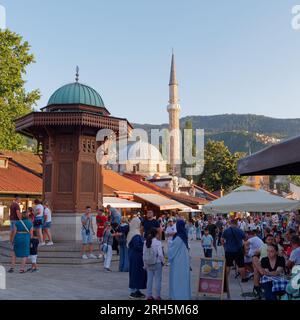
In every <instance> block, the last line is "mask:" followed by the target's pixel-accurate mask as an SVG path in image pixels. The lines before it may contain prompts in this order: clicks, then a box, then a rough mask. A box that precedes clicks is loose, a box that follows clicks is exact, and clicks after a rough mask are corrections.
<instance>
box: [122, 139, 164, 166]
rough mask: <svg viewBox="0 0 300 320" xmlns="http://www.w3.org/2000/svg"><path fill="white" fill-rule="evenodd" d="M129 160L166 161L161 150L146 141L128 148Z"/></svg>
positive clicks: (138, 142)
mask: <svg viewBox="0 0 300 320" xmlns="http://www.w3.org/2000/svg"><path fill="white" fill-rule="evenodd" d="M128 160H129V161H140V160H149V161H153V162H154V161H156V162H159V161H164V159H163V157H162V155H161V153H160V152H159V150H158V149H157V148H156V147H155V146H153V145H152V144H150V143H148V142H144V141H137V142H135V143H134V144H133V145H131V146H129V148H128Z"/></svg>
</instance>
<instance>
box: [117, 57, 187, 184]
mask: <svg viewBox="0 0 300 320" xmlns="http://www.w3.org/2000/svg"><path fill="white" fill-rule="evenodd" d="M180 110H181V108H180V105H179V96H178V82H177V78H176V67H175V55H174V53H173V54H172V62H171V72H170V82H169V105H168V107H167V111H168V113H169V132H170V147H169V161H167V159H164V158H163V156H162V154H161V152H160V151H159V149H158V148H157V147H156V146H154V145H152V144H150V143H148V142H145V141H142V140H138V141H136V142H134V143H133V144H129V145H128V147H127V148H126V149H125V150H121V153H124V152H125V153H126V152H127V161H126V163H125V164H118V165H113V166H111V167H112V169H113V170H115V171H118V172H121V173H133V174H138V175H142V176H144V177H148V178H153V177H161V178H164V179H166V178H167V179H168V180H172V176H180V161H181V160H180V124H179V117H180ZM122 156H123V155H122ZM168 162H169V166H168ZM175 180H176V179H175ZM168 183H169V184H170V183H171V184H173V182H171V181H169V182H168ZM175 188H176V187H175Z"/></svg>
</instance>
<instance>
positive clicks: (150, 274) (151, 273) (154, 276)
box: [147, 262, 162, 298]
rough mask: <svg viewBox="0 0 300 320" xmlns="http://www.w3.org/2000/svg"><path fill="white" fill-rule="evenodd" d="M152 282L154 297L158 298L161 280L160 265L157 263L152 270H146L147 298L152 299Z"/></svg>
mask: <svg viewBox="0 0 300 320" xmlns="http://www.w3.org/2000/svg"><path fill="white" fill-rule="evenodd" d="M153 280H154V283H155V289H156V296H155V298H158V297H160V292H161V280H162V264H161V262H158V263H157V264H156V265H155V268H154V269H153V270H149V269H147V297H152V288H153Z"/></svg>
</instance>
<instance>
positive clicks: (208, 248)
mask: <svg viewBox="0 0 300 320" xmlns="http://www.w3.org/2000/svg"><path fill="white" fill-rule="evenodd" d="M213 242H214V239H213V237H212V236H211V235H210V234H209V230H208V228H205V229H204V235H203V237H202V240H201V243H202V247H203V251H204V256H205V258H211V257H212V246H213Z"/></svg>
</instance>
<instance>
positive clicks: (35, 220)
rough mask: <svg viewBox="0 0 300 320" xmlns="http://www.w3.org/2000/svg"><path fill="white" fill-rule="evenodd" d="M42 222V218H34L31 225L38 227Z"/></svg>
mask: <svg viewBox="0 0 300 320" xmlns="http://www.w3.org/2000/svg"><path fill="white" fill-rule="evenodd" d="M42 224H43V219H34V222H33V225H34V226H35V227H39V226H41V225H42Z"/></svg>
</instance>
